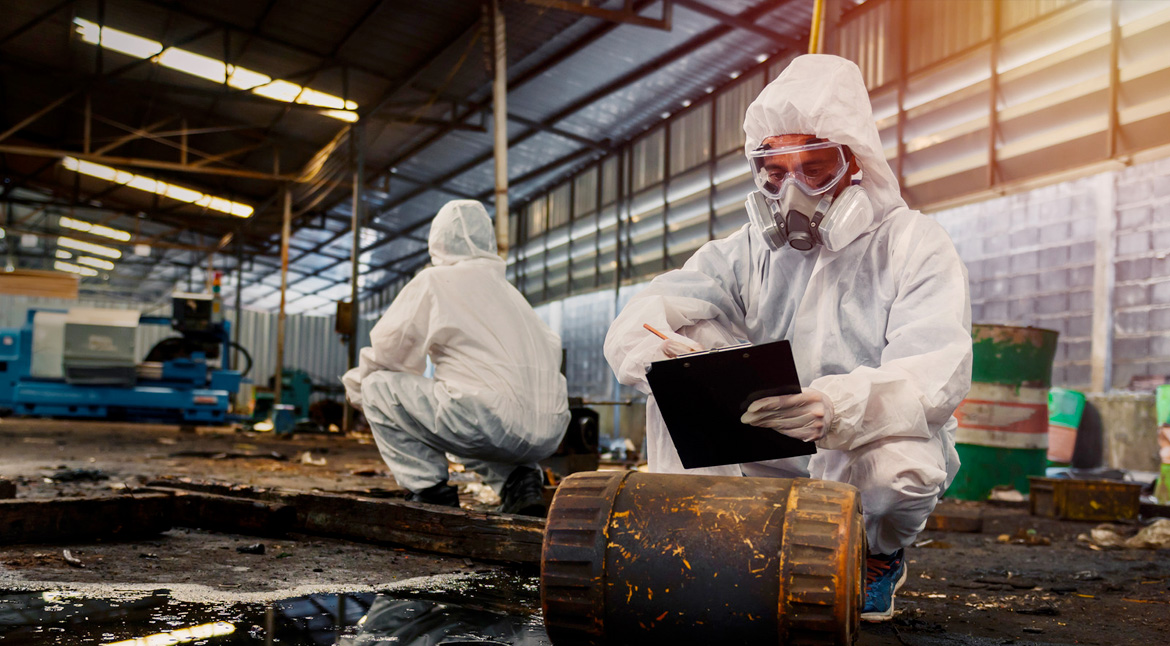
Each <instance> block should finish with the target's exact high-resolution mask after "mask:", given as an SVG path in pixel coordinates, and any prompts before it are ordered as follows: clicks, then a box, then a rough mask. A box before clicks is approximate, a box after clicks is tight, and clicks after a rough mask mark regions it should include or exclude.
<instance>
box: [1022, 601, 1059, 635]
mask: <svg viewBox="0 0 1170 646" xmlns="http://www.w3.org/2000/svg"><path fill="white" fill-rule="evenodd" d="M1016 614H1018V615H1040V616H1043V617H1059V616H1060V610H1058V609H1057V608H1056V606H1048V605H1044V606H1036V607H1033V608H1016ZM1024 630H1027V628H1025V629H1024Z"/></svg>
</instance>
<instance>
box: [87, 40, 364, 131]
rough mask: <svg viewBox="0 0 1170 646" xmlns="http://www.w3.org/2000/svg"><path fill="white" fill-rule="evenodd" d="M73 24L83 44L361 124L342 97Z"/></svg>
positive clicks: (152, 42)
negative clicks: (315, 109)
mask: <svg viewBox="0 0 1170 646" xmlns="http://www.w3.org/2000/svg"><path fill="white" fill-rule="evenodd" d="M73 23H74V24H75V25H77V33H78V34H79V35H80V36H81V40H82V42H86V43H89V44H91V45H99V46H101V47H104V48H106V49H110V50H113V51H115V52H119V53H121V54H125V55H127V56H133V57H134V58H149V59H151V60H152V61H153V62H154V63H156V64H158V65H161V66H163V67H167V68H170V69H173V70H176V71H179V72H183V73H185V74H190V75H192V76H198V77H199V78H201V79H206V80H208V81H211V82H212V83H219V84H221V85H222V84H225V83H226V84H227V85H228V86H229V87H233V88H236V89H237V90H248V91H250V92H252V93H253V94H258V95H260V96H263V97H267V98H269V99H273V100H275V101H283V102H285V103H299V104H302V105H312V106H316V107H319V108H328V109H326V110H323V111H322V112H321V114H324V115H325V116H329V117H333V118H334V119H341V120H342V121H349V122H353V121H357V118H358V115H357V113H356V112H354V110H357V108H358V104H357V103H354V102H353V101H346V100H345V99H343V98H341V97H339V96H336V95H333V94H328V93H325V92H320V91H318V90H314V89H312V88H307V87H304V86H301V85H297V84H296V83H291V82H289V81H282V80H280V79H274V78H272V77H271V76H268V75H267V74H262V73H260V72H257V71H255V70H250V69H248V68H246V67H240V66H239V65H228V64H225V63H224V62H223V61H221V60H216V59H214V58H211V57H209V56H204V55H202V54H196V53H195V52H192V51H188V50H185V49H179V48H178V47H166V48H164V47H163V45H162V43H160V42H158V41H157V40H150V39H149V38H143V37H141V36H135V35H134V34H131V33H129V32H125V31H121V30H119V29H114V28H112V27H103V26H101V25H99V24H97V23H96V22H91V21H89V20H86V19H84V18H74V19H73Z"/></svg>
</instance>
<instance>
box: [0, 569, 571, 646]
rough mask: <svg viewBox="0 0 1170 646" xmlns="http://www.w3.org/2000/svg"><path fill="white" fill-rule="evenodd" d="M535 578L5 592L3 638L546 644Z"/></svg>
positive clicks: (114, 644) (23, 641)
mask: <svg viewBox="0 0 1170 646" xmlns="http://www.w3.org/2000/svg"><path fill="white" fill-rule="evenodd" d="M536 591H537V587H536V582H535V579H528V578H515V577H507V578H505V577H499V576H491V577H484V578H478V579H473V580H463V581H460V582H457V583H454V584H450V585H448V586H444V587H440V588H430V589H425V590H412V591H409V592H407V591H394V592H392V593H386V594H373V593H361V594H356V593H349V594H311V595H306V596H301V597H295V598H291V599H283V600H280V601H277V602H274V603H268V604H256V603H216V604H204V603H189V602H182V601H177V600H175V599H173V598H172V597H171V596H170V594H169V593H168V592H167V591H166V590H159V591H156V592H155V593H153V594H146V595H134V596H123V597H116V598H113V597H110V598H98V597H91V596H84V595H80V594H76V593H72V592H54V591H49V592H19V593H3V592H0V644H2V645H3V646H26V645H27V646H34V645H35V646H82V645H85V646H90V645H100V646H171V645H179V644H193V645H195V646H234V645H244V644H247V645H250V646H251V645H260V644H264V645H268V644H280V645H282V646H290V645H296V646H300V645H305V646H438V645H440V644H445V645H448V646H455V645H456V644H471V643H474V644H511V645H513V646H548V644H549V640H548V637H547V635H546V634H545V631H544V627H543V625H542V624H541V622H540V616H539V602H538V594H537V592H536Z"/></svg>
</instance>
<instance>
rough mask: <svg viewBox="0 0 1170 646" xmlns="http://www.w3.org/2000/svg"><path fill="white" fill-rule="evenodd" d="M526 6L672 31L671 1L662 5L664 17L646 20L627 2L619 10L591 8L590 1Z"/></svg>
mask: <svg viewBox="0 0 1170 646" xmlns="http://www.w3.org/2000/svg"><path fill="white" fill-rule="evenodd" d="M521 2H524V3H525V4H531V5H536V6H539V7H548V8H550V9H559V10H560V11H568V12H571V13H578V14H581V15H583V16H589V17H590V18H600V19H602V20H608V21H610V22H616V23H625V24H629V25H637V26H639V27H651V28H654V29H661V30H663V31H670V22H671V20H670V19H671V0H664V2H663V3H662V17H661V18H658V19H655V18H646V17H645V16H642V15H640V14H639V12H638V11H636V10H634V9H633V3H632V2H629V0H627V2H626V3H625V6H624V7H623V8H622V9H620V10H618V9H602V8H601V7H594V6H590V5H589V2H588V0H586V2H584V3H583V4H577V3H575V2H567V1H566V0H521Z"/></svg>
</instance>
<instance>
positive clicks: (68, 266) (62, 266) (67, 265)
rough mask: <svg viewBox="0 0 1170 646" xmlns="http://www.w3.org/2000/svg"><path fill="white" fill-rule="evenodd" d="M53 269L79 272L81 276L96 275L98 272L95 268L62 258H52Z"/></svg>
mask: <svg viewBox="0 0 1170 646" xmlns="http://www.w3.org/2000/svg"><path fill="white" fill-rule="evenodd" d="M53 269H56V270H57V271H67V272H70V273H73V274H81V275H82V276H97V274H98V273H97V270H96V269H90V268H89V267H82V266H80V265H75V264H73V263H71V262H65V261H64V260H54V261H53Z"/></svg>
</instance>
